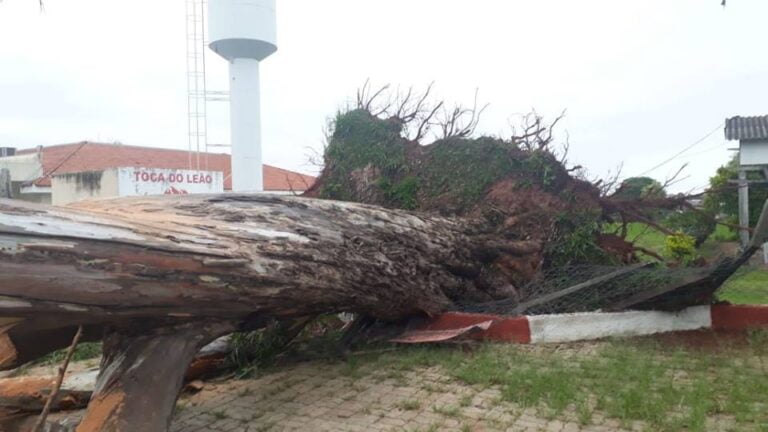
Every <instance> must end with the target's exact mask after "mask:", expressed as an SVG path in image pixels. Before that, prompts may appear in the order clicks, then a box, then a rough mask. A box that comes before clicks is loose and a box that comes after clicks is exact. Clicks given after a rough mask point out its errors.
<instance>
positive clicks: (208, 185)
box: [117, 167, 224, 196]
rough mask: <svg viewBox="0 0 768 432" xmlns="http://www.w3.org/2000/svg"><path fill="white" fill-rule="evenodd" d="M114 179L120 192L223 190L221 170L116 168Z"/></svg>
mask: <svg viewBox="0 0 768 432" xmlns="http://www.w3.org/2000/svg"><path fill="white" fill-rule="evenodd" d="M117 182H118V183H117V184H118V193H119V195H120V196H134V195H163V194H165V195H177V194H197V193H220V192H224V174H223V173H221V172H218V171H194V170H172V169H160V168H157V169H155V168H141V167H130V168H118V172H117Z"/></svg>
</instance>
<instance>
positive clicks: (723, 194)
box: [704, 155, 768, 227]
mask: <svg viewBox="0 0 768 432" xmlns="http://www.w3.org/2000/svg"><path fill="white" fill-rule="evenodd" d="M738 178H739V162H738V155H735V156H734V157H733V158H732V159H731V160H730V161H729V162H728V163H727V164H725V165H723V166H721V167H720V168H718V169H717V172H716V173H715V175H714V176H713V177H711V178H710V179H709V186H710V191H709V192H708V193H707V195H706V196H705V198H704V207H705V208H706V209H707V210H708V211H710V212H711V213H712V214H716V215H723V216H725V220H726V222H729V223H732V224H737V223H738V221H739V192H738V188H737V187H736V185H734V184H732V183H729V181H730V180H737V179H738ZM747 179H749V180H765V178H764V177H763V174H762V173H760V172H758V171H750V172H749V173H748V174H747ZM766 199H768V188H766V187H759V186H758V187H750V188H749V222H750V226H752V227H754V225H755V223H757V219H758V218H759V217H760V211H761V210H762V209H763V203H765V200H766Z"/></svg>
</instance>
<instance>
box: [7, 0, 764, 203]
mask: <svg viewBox="0 0 768 432" xmlns="http://www.w3.org/2000/svg"><path fill="white" fill-rule="evenodd" d="M719 4H720V0H621V1H617V0H579V1H575V0H509V1H491V0H476V1H472V2H469V1H454V0H418V1H414V0H408V1H406V0H387V1H369V0H325V1H318V0H278V11H277V17H278V52H277V53H275V54H274V55H273V56H272V57H270V58H268V59H267V60H266V61H265V62H264V63H263V64H262V81H261V85H262V120H263V136H264V159H265V162H266V163H270V164H273V165H278V166H281V167H285V168H289V169H295V170H299V171H303V172H313V170H314V169H315V168H314V167H313V166H311V165H310V164H308V156H309V155H310V153H311V152H310V149H312V148H313V149H315V150H320V149H321V148H322V142H323V127H324V124H325V123H326V119H327V118H328V117H329V116H332V115H333V114H334V113H335V111H336V110H337V109H338V108H339V107H341V106H343V105H344V104H345V103H347V101H348V100H349V98H350V96H352V95H354V92H355V89H356V88H357V87H358V86H359V85H360V84H362V83H363V82H364V81H365V79H366V78H370V79H371V80H372V82H373V83H374V84H383V83H392V84H394V85H398V84H399V85H404V86H408V85H416V86H422V87H423V86H426V85H427V84H428V83H429V82H431V81H435V83H436V93H437V95H439V96H440V97H443V98H445V99H446V100H448V101H466V102H471V100H472V97H473V93H474V90H475V88H479V91H480V99H481V101H483V102H487V103H489V104H490V106H489V108H488V109H487V110H486V112H485V114H484V117H483V118H482V121H481V123H480V127H479V131H480V132H485V133H491V134H497V135H507V134H509V132H510V128H509V124H510V123H515V122H516V121H518V116H519V115H520V114H521V113H525V112H528V111H530V110H531V109H536V110H537V111H538V112H539V113H540V114H543V115H545V116H547V117H550V118H551V117H554V116H556V115H557V114H558V113H560V112H561V111H562V110H567V116H566V118H565V120H564V121H563V122H562V127H561V128H560V130H559V134H558V135H559V136H560V137H561V138H563V139H564V138H565V136H566V132H567V135H568V136H569V137H570V144H571V146H570V154H571V158H570V159H571V161H572V162H573V163H578V164H581V165H583V166H585V167H586V168H588V169H589V171H590V172H591V173H593V174H594V175H605V174H606V173H607V172H609V171H611V170H613V169H615V167H616V166H618V165H619V164H620V163H623V164H624V168H623V173H624V176H625V177H627V176H632V175H638V174H642V173H644V172H645V171H647V170H649V169H651V168H653V167H654V166H656V165H657V164H658V163H660V162H662V161H664V160H665V159H668V158H669V157H671V156H673V155H674V154H676V153H677V152H679V151H681V150H683V149H684V148H686V147H688V146H690V145H691V144H693V143H694V142H696V141H697V140H699V139H700V138H702V137H704V136H705V135H707V134H708V133H709V132H711V131H712V130H714V129H718V130H717V131H716V132H715V133H713V134H712V135H711V136H709V137H708V138H707V139H705V140H703V141H702V142H701V143H700V144H698V145H696V146H694V147H692V148H691V149H690V150H689V151H687V152H686V153H685V154H684V155H683V156H681V157H678V158H676V159H674V161H672V162H670V163H669V164H666V165H663V166H661V167H659V168H657V169H655V170H654V171H652V172H651V173H649V174H650V175H651V176H654V177H656V178H659V179H663V178H664V177H665V176H667V175H669V174H670V173H671V172H673V171H675V170H676V168H678V167H679V166H680V165H681V164H682V163H685V162H690V167H689V168H688V169H687V171H686V174H687V175H688V176H689V177H688V178H687V179H686V180H684V181H683V182H681V183H679V184H678V185H677V190H688V189H692V188H696V187H700V186H703V185H705V184H706V183H707V179H708V178H709V176H710V175H711V174H712V172H713V171H714V170H715V169H716V167H717V166H719V165H720V164H722V163H723V162H725V161H726V160H727V158H728V157H729V155H730V152H729V151H728V150H727V148H729V147H733V146H734V145H735V143H728V142H726V141H725V140H724V138H723V133H722V130H721V128H720V125H721V124H722V122H723V120H724V119H725V118H726V117H729V116H733V115H762V114H768V55H766V53H765V46H766V41H768V34H767V33H768V26H766V25H765V19H766V17H768V1H766V0H729V1H728V6H727V7H726V8H722V7H720V5H719ZM185 37H186V36H185V1H184V0H162V1H158V0H154V1H150V0H131V1H126V0H120V1H117V0H46V1H45V11H44V12H43V13H41V12H40V11H39V9H38V5H37V0H3V1H2V2H0V146H14V147H30V146H36V145H40V144H42V145H49V144H57V143H66V142H74V141H80V140H84V139H88V140H99V141H107V142H112V141H119V142H122V143H124V144H134V145H147V146H158V147H173V148H184V149H185V148H187V130H186V128H187V106H186V78H185V77H186V75H185V71H186V69H185V68H186V63H185V49H186V40H185ZM208 66H209V67H208V71H209V73H208V78H209V79H208V87H209V89H214V90H224V89H226V87H225V86H226V85H227V78H226V64H225V62H224V60H221V59H219V58H217V57H216V56H215V54H213V53H211V54H210V55H209V56H208ZM225 108H226V106H225V105H222V104H221V103H218V105H217V103H213V106H211V108H210V109H209V111H210V113H211V116H210V123H211V124H210V126H209V128H210V139H209V140H210V141H212V142H225V141H226V140H227V139H228V138H227V137H228V120H227V116H226V111H225Z"/></svg>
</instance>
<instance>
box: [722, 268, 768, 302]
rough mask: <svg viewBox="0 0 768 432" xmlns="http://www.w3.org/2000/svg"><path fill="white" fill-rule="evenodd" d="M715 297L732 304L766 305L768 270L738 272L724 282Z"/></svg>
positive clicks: (745, 269) (748, 269)
mask: <svg viewBox="0 0 768 432" xmlns="http://www.w3.org/2000/svg"><path fill="white" fill-rule="evenodd" d="M717 296H718V298H719V299H720V300H725V301H729V302H731V303H733V304H768V270H762V269H750V268H744V269H741V270H739V271H738V272H736V274H735V275H733V276H731V278H730V279H728V281H726V283H725V284H724V285H723V287H722V288H721V289H720V291H719V292H718V295H717Z"/></svg>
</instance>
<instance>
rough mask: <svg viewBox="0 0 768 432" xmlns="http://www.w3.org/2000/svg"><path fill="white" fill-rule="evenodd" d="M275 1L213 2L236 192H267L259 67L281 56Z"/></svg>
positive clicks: (212, 28) (211, 23)
mask: <svg viewBox="0 0 768 432" xmlns="http://www.w3.org/2000/svg"><path fill="white" fill-rule="evenodd" d="M276 33H277V32H276V19H275V0H209V2H208V36H209V38H210V41H211V42H210V47H211V49H212V50H213V51H215V52H216V53H217V54H219V55H220V56H222V57H224V58H225V59H227V60H228V61H229V90H230V96H229V97H230V102H229V103H230V114H229V115H230V133H231V135H232V141H231V142H232V190H233V191H237V192H243V191H262V190H264V173H263V168H262V162H261V118H260V116H261V104H260V95H259V62H260V61H261V60H264V59H265V58H267V57H268V56H269V55H270V54H272V53H273V52H275V51H277V41H276V36H277V35H276Z"/></svg>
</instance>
